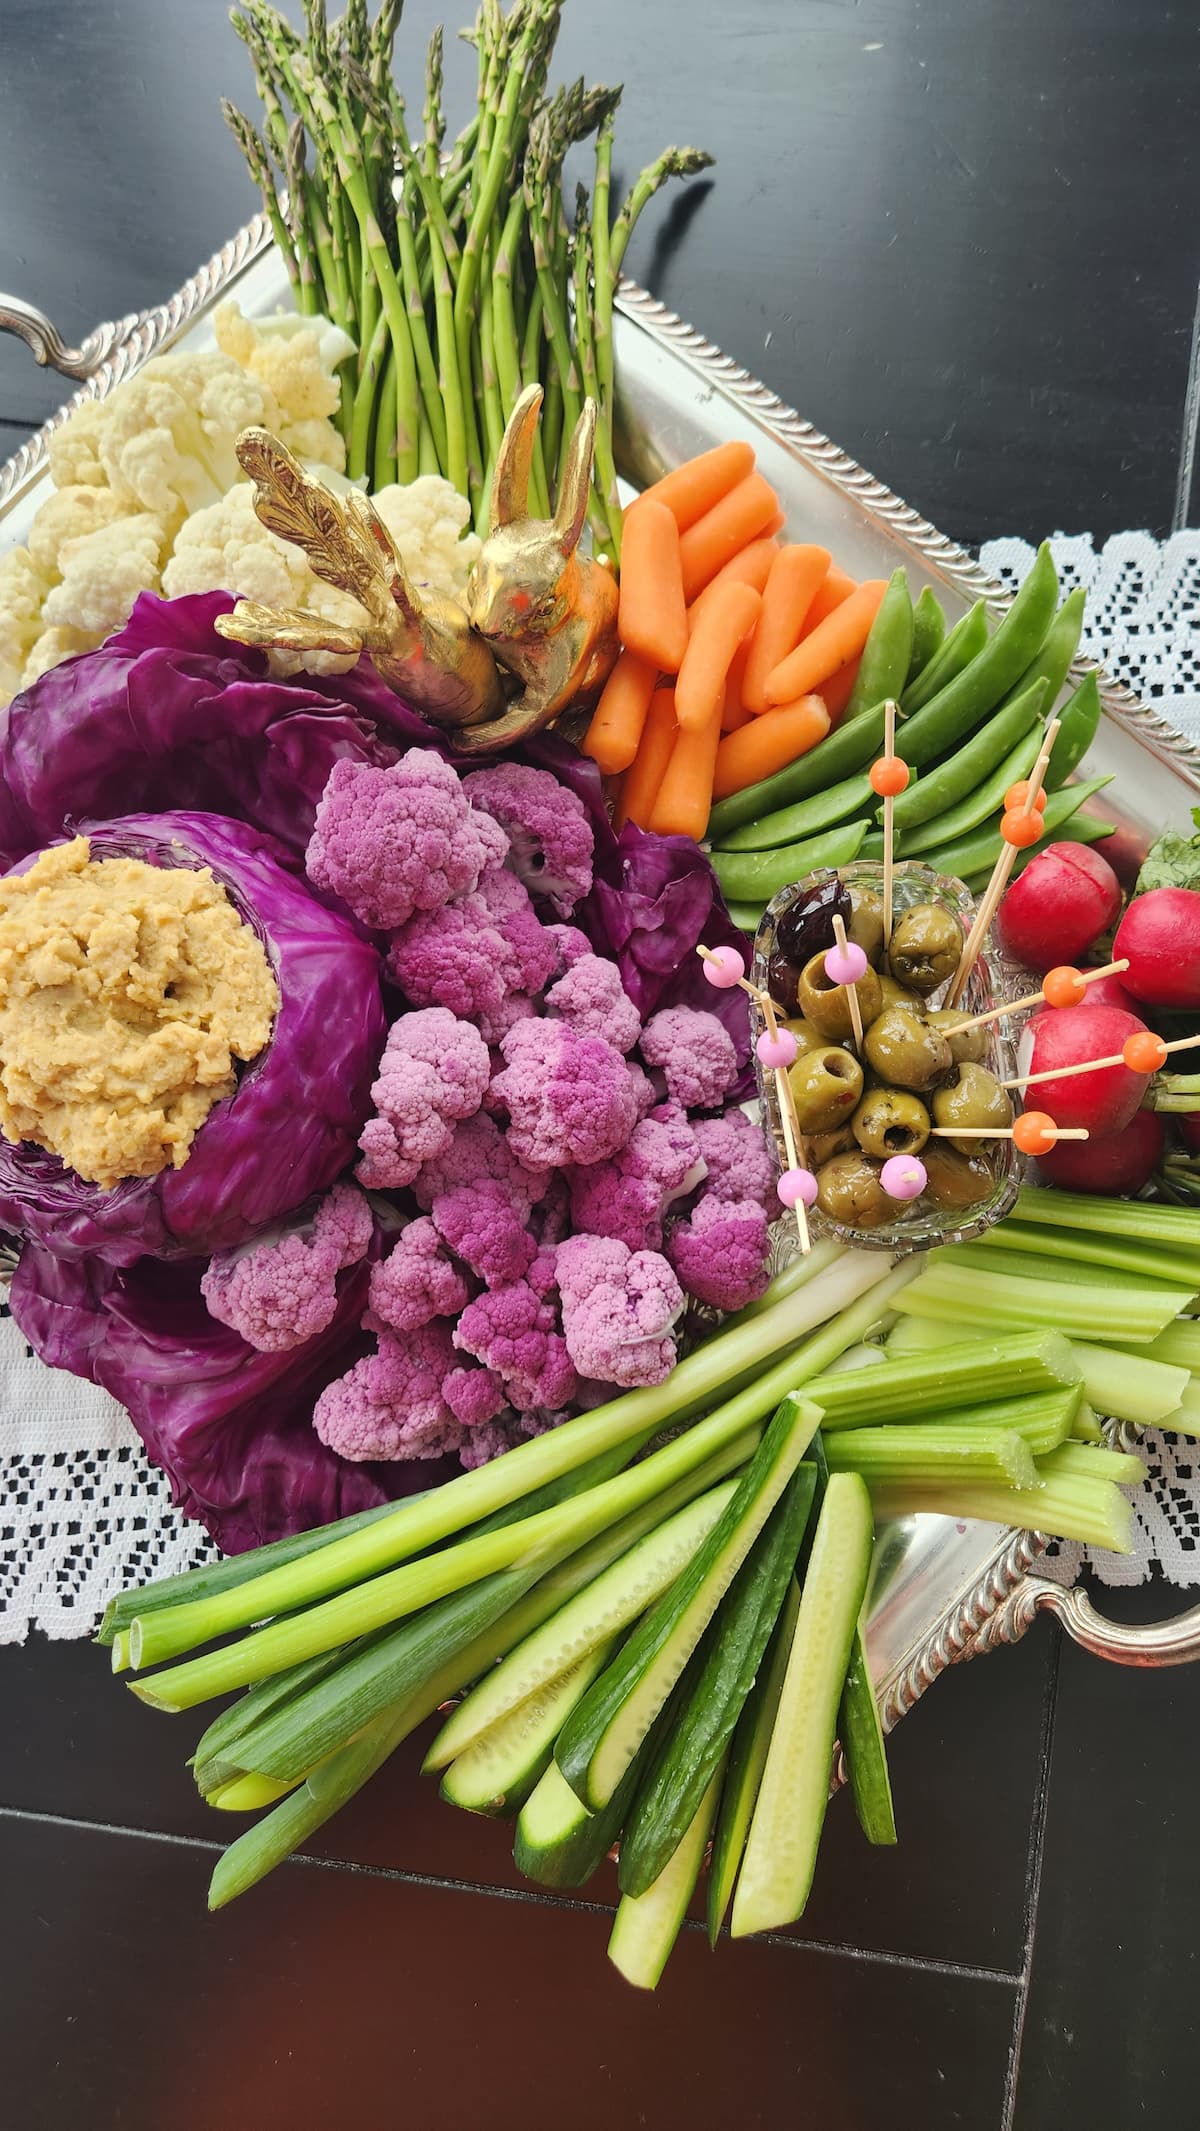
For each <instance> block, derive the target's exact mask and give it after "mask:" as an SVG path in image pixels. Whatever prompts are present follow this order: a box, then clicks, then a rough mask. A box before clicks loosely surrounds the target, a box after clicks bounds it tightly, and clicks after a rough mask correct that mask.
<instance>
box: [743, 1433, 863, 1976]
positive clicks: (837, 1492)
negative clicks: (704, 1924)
mask: <svg viewBox="0 0 1200 2131" xmlns="http://www.w3.org/2000/svg"><path fill="white" fill-rule="evenodd" d="M871 1537H872V1530H871V1502H870V1497H869V1496H868V1494H867V1490H866V1486H865V1483H864V1482H863V1481H862V1480H861V1479H860V1478H859V1476H858V1474H857V1473H833V1474H832V1475H831V1477H830V1480H829V1483H828V1485H827V1487H826V1489H825V1499H824V1501H823V1502H822V1504H821V1513H820V1516H819V1517H818V1519H817V1528H816V1533H815V1536H814V1539H813V1547H812V1553H811V1555H810V1556H809V1562H808V1567H807V1570H806V1572H805V1576H804V1583H803V1587H802V1590H801V1593H800V1610H799V1614H798V1616H797V1620H796V1629H795V1634H794V1636H793V1638H792V1647H791V1652H790V1654H789V1657H788V1666H787V1672H786V1674H785V1676H784V1682H783V1691H782V1694H781V1695H780V1700H779V1707H778V1710H777V1711H776V1715H775V1725H774V1730H773V1731H772V1734H771V1744H770V1747H769V1748H768V1751H767V1759H766V1766H765V1767H764V1769H763V1774H762V1782H761V1784H760V1786H759V1792H758V1799H757V1802H756V1804H755V1808H754V1817H753V1819H752V1821H751V1824H750V1835H749V1839H748V1841H747V1843H746V1853H745V1856H744V1858H743V1860H742V1869H741V1873H740V1875H739V1877H738V1883H737V1891H736V1893H735V1895H734V1898H733V1936H734V1938H735V1939H736V1938H742V1937H744V1936H745V1935H746V1934H747V1933H749V1932H752V1931H771V1930H776V1929H779V1928H781V1927H782V1926H783V1925H785V1924H791V1923H793V1922H794V1921H795V1919H796V1918H797V1917H798V1916H799V1915H800V1914H801V1912H802V1910H803V1908H804V1905H805V1903H806V1901H807V1900H808V1894H809V1889H810V1887H811V1885H812V1876H813V1870H814V1867H815V1865H816V1860H817V1845H818V1843H819V1842H820V1839H821V1829H822V1826H823V1825H824V1820H825V1807H826V1803H827V1801H828V1797H829V1768H830V1761H831V1759H832V1755H833V1741H834V1731H835V1727H836V1723H837V1713H838V1706H839V1704H840V1702H841V1698H842V1690H843V1687H844V1684H845V1679H846V1673H847V1670H848V1668H849V1663H850V1656H851V1651H852V1649H853V1646H854V1635H855V1629H856V1628H857V1625H858V1617H859V1613H860V1610H861V1607H862V1602H863V1598H864V1596H865V1593H866V1588H867V1575H868V1571H869V1569H870V1566H871Z"/></svg>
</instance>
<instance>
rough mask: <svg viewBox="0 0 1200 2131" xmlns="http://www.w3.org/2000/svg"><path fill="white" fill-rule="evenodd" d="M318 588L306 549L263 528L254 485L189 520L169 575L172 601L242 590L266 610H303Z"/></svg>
mask: <svg viewBox="0 0 1200 2131" xmlns="http://www.w3.org/2000/svg"><path fill="white" fill-rule="evenodd" d="M312 585H313V574H312V571H311V570H310V569H309V567H308V560H307V557H306V556H305V555H303V554H302V552H301V550H300V549H299V548H298V547H293V545H292V543H291V541H290V540H280V539H279V537H278V535H277V534H275V533H269V532H268V531H267V529H266V527H265V526H264V525H260V524H259V522H258V519H257V518H256V517H255V515H254V490H253V489H252V488H251V486H250V483H249V482H248V481H239V482H238V483H237V485H236V486H235V487H233V488H231V489H230V490H229V493H228V494H227V495H225V496H222V498H221V500H220V502H219V503H210V504H209V505H208V507H207V508H206V509H205V510H202V511H196V512H195V513H194V514H193V516H192V517H190V518H189V519H188V521H187V524H186V525H185V526H183V527H182V529H181V530H180V532H179V533H177V534H176V537H175V548H174V552H173V554H172V556H171V559H170V561H169V562H168V564H167V566H166V569H165V570H164V571H163V591H164V592H165V593H166V595H167V598H168V599H179V598H181V597H182V596H183V594H184V593H185V592H236V593H237V595H238V597H239V599H257V600H259V601H260V602H261V603H262V605H263V606H266V607H303V606H307V605H308V601H309V593H310V591H311V589H312Z"/></svg>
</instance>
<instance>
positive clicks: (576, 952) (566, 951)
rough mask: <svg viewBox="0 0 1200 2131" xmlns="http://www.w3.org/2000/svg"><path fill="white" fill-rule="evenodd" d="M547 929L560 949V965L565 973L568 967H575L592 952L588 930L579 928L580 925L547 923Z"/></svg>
mask: <svg viewBox="0 0 1200 2131" xmlns="http://www.w3.org/2000/svg"><path fill="white" fill-rule="evenodd" d="M546 931H547V932H548V933H549V935H550V937H551V939H552V940H553V942H554V944H555V946H556V947H557V949H558V966H559V970H560V972H561V973H562V974H564V975H565V974H566V972H567V970H568V969H574V967H575V964H576V963H577V962H582V960H583V957H584V956H585V955H590V954H591V952H592V943H591V941H590V940H589V938H588V936H587V934H586V932H581V931H580V930H579V927H578V925H547V926H546Z"/></svg>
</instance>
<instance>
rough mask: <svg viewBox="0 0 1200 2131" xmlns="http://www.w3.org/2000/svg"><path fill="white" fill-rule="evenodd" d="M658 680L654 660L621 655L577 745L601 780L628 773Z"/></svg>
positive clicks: (626, 654) (629, 653) (624, 653)
mask: <svg viewBox="0 0 1200 2131" xmlns="http://www.w3.org/2000/svg"><path fill="white" fill-rule="evenodd" d="M657 679H658V665H657V663H656V662H655V661H654V660H651V659H643V658H639V657H638V654H637V652H636V651H623V652H622V653H621V656H620V658H619V659H618V660H617V663H616V665H615V666H614V667H613V670H612V672H611V673H610V674H609V677H608V679H607V681H606V682H605V684H604V692H603V694H602V695H601V697H600V701H599V702H598V703H597V705H596V708H595V710H594V711H593V713H592V722H591V724H590V725H589V726H588V729H587V731H586V733H585V734H584V736H583V740H582V742H581V743H580V752H581V753H582V754H585V755H590V756H591V759H592V761H593V762H594V763H595V764H596V767H597V769H598V770H599V771H600V773H601V775H602V776H605V777H613V776H615V775H616V773H617V771H618V770H627V769H628V768H629V765H630V763H631V762H632V761H633V758H634V756H635V755H636V754H637V751H638V743H639V741H640V740H641V737H642V728H643V726H644V725H645V723H646V713H647V711H648V710H649V708H650V698H651V696H652V695H653V694H654V683H655V681H656V680H657Z"/></svg>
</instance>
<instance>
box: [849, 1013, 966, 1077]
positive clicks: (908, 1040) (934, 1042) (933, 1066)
mask: <svg viewBox="0 0 1200 2131" xmlns="http://www.w3.org/2000/svg"><path fill="white" fill-rule="evenodd" d="M863 1050H864V1052H865V1054H866V1061H867V1064H868V1065H869V1066H870V1068H871V1071H872V1072H873V1073H877V1074H878V1075H879V1078H880V1080H882V1081H885V1082H886V1083H887V1085H888V1086H889V1087H893V1088H916V1089H917V1091H918V1092H919V1093H920V1092H923V1091H924V1090H925V1089H926V1088H932V1087H935V1086H936V1085H937V1083H938V1081H939V1080H944V1079H945V1077H946V1075H947V1074H948V1073H949V1072H950V1070H951V1067H952V1064H953V1060H952V1059H951V1056H950V1046H949V1044H948V1043H947V1041H946V1039H945V1037H944V1036H943V1035H942V1034H941V1032H940V1030H938V1029H935V1028H930V1026H929V1023H928V1022H927V1021H926V1020H924V1019H923V1018H922V1016H921V1015H920V1014H916V1013H914V1012H913V1010H912V1008H911V1007H908V1006H889V1007H888V1009H887V1011H886V1013H883V1014H880V1015H878V1016H877V1018H876V1019H875V1020H874V1021H873V1022H872V1023H871V1026H870V1028H869V1029H868V1030H867V1033H866V1038H865V1041H864V1043H863Z"/></svg>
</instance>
